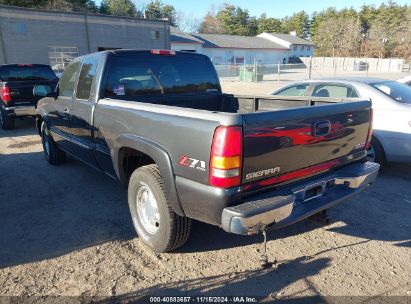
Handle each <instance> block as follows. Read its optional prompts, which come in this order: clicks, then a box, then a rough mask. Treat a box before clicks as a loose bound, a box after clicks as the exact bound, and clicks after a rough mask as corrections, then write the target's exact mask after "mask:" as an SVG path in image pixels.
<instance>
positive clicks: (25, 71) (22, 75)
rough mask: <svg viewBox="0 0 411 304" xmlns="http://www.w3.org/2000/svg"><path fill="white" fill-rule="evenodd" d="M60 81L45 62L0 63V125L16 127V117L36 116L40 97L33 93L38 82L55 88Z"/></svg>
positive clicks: (7, 127) (8, 127) (10, 127)
mask: <svg viewBox="0 0 411 304" xmlns="http://www.w3.org/2000/svg"><path fill="white" fill-rule="evenodd" d="M57 81H58V78H57V76H56V75H55V74H54V72H53V70H52V69H51V68H50V66H48V65H45V64H4V65H0V92H1V95H0V125H1V127H2V128H3V129H5V130H9V129H13V128H14V118H16V117H24V116H35V115H36V107H37V101H38V100H39V98H38V97H36V96H34V95H33V88H34V86H35V85H36V84H45V85H48V86H49V87H50V88H51V89H53V90H54V87H55V86H56V84H57Z"/></svg>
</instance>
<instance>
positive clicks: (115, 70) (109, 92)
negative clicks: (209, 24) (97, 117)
mask: <svg viewBox="0 0 411 304" xmlns="http://www.w3.org/2000/svg"><path fill="white" fill-rule="evenodd" d="M199 92H203V93H210V92H220V85H219V80H218V77H217V74H216V72H215V70H214V67H213V65H212V63H211V62H210V60H209V59H208V58H207V57H205V56H198V55H188V54H181V53H177V54H176V55H173V56H163V55H151V54H147V53H140V54H138V53H136V54H124V55H123V54H118V55H115V56H113V57H112V58H111V60H110V63H109V70H108V78H107V82H106V85H105V89H104V97H109V98H115V97H118V98H124V97H133V96H141V95H147V94H149V95H150V94H152V95H155V94H161V95H167V94H188V93H199Z"/></svg>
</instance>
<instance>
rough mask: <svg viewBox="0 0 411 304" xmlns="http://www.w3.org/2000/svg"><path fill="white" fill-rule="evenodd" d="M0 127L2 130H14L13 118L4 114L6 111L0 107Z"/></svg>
mask: <svg viewBox="0 0 411 304" xmlns="http://www.w3.org/2000/svg"><path fill="white" fill-rule="evenodd" d="M0 125H1V128H2V129H3V130H12V129H14V117H10V116H8V115H7V114H6V111H4V110H3V109H2V107H1V106H0Z"/></svg>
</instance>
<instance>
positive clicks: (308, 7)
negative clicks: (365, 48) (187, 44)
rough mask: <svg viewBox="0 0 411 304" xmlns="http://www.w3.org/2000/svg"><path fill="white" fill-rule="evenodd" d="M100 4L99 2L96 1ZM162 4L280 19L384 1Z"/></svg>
mask: <svg viewBox="0 0 411 304" xmlns="http://www.w3.org/2000/svg"><path fill="white" fill-rule="evenodd" d="M96 2H97V3H100V2H101V0H96ZM134 2H135V3H136V4H137V7H139V6H140V5H141V3H148V2H149V1H141V0H135V1H134ZM163 2H164V3H167V4H172V5H173V6H174V8H175V9H176V10H177V11H182V12H184V13H185V15H193V16H194V17H196V18H202V17H203V16H204V15H205V14H206V13H207V11H208V9H209V8H210V7H211V6H212V5H214V6H215V7H216V8H218V7H219V6H221V5H222V3H225V2H229V3H232V4H234V5H238V6H240V7H241V8H244V9H248V10H249V11H250V13H251V15H252V16H257V17H258V16H260V15H261V14H262V13H266V14H267V16H269V17H275V18H282V17H285V16H289V15H292V14H293V13H294V12H298V11H301V10H305V11H306V12H308V13H310V14H311V13H312V12H314V11H321V10H323V9H325V8H327V7H330V6H333V7H336V8H337V9H341V8H344V7H351V6H352V7H354V8H359V7H361V6H362V5H363V4H374V5H376V6H379V5H380V4H381V3H383V2H384V1H381V0H335V1H322V0H290V1H281V0H280V1H279V0H254V1H251V0H237V1H221V2H220V1H214V0H173V1H171V0H170V1H167V0H163ZM385 2H387V1H385ZM395 2H396V3H398V4H406V3H410V1H409V0H408V1H407V0H397V1H395Z"/></svg>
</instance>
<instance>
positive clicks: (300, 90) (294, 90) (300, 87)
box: [275, 83, 310, 96]
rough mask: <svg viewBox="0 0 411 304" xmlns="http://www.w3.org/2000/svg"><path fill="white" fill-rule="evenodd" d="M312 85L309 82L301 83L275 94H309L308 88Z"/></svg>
mask: <svg viewBox="0 0 411 304" xmlns="http://www.w3.org/2000/svg"><path fill="white" fill-rule="evenodd" d="M309 87H310V84H309V83H301V84H297V85H293V86H291V87H288V88H285V89H284V90H282V91H280V92H278V93H277V94H275V95H280V96H307V91H308V88H309Z"/></svg>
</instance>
